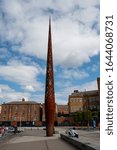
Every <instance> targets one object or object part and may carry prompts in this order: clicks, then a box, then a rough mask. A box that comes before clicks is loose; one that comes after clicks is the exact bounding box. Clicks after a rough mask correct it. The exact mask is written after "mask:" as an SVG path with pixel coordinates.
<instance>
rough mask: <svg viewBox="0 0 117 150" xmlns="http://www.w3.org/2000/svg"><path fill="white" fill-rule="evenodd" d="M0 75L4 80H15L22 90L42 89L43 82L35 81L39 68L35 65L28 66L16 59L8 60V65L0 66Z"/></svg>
mask: <svg viewBox="0 0 117 150" xmlns="http://www.w3.org/2000/svg"><path fill="white" fill-rule="evenodd" d="M0 68H1V69H0V76H1V77H2V78H4V79H6V80H9V81H12V82H16V83H18V84H19V85H21V87H22V88H23V89H24V90H29V91H33V90H34V91H37V89H38V90H40V91H41V90H43V84H42V83H41V82H39V81H38V82H37V76H38V75H40V70H41V69H40V70H39V69H38V68H36V66H28V65H25V64H23V63H21V62H18V61H10V62H9V63H8V65H1V66H0Z"/></svg>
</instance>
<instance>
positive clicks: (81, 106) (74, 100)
mask: <svg viewBox="0 0 117 150" xmlns="http://www.w3.org/2000/svg"><path fill="white" fill-rule="evenodd" d="M68 106H69V113H73V112H78V111H83V110H92V111H93V110H100V98H99V92H98V90H92V91H85V92H79V91H78V90H75V91H74V92H73V93H72V94H71V95H69V101H68Z"/></svg>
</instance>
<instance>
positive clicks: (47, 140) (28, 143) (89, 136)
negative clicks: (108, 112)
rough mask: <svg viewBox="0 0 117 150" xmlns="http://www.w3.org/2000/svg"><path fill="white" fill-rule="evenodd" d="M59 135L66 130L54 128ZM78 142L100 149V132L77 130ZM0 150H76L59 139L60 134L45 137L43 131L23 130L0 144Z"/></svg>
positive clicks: (41, 129) (40, 129)
mask: <svg viewBox="0 0 117 150" xmlns="http://www.w3.org/2000/svg"><path fill="white" fill-rule="evenodd" d="M55 130H56V131H58V132H59V133H65V130H66V128H61V127H60V128H59V127H58V128H55ZM78 133H79V138H78V139H77V140H78V141H80V142H82V143H86V144H89V145H93V146H95V147H96V150H99V149H100V132H99V131H93V130H90V131H83V130H78ZM0 149H1V150H16V149H17V150H77V148H75V147H74V146H72V145H70V144H69V143H67V142H65V141H64V140H62V139H60V134H54V136H53V137H46V133H45V130H43V128H39V129H32V130H31V129H27V130H26V129H25V131H24V132H22V133H17V134H16V135H13V136H12V137H10V138H9V139H7V140H6V141H5V142H3V143H0Z"/></svg>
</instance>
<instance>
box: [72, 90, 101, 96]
mask: <svg viewBox="0 0 117 150" xmlns="http://www.w3.org/2000/svg"><path fill="white" fill-rule="evenodd" d="M88 95H90V96H91V95H98V90H92V91H83V92H79V91H78V90H75V91H74V93H72V94H71V95H70V96H88Z"/></svg>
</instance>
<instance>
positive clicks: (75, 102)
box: [68, 90, 83, 113]
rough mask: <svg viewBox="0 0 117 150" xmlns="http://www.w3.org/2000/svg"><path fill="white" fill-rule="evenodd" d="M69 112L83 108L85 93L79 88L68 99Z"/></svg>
mask: <svg viewBox="0 0 117 150" xmlns="http://www.w3.org/2000/svg"><path fill="white" fill-rule="evenodd" d="M68 106H69V113H73V112H76V111H82V110H83V93H82V92H79V91H78V90H74V92H73V93H72V94H71V95H69V100H68Z"/></svg>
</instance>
